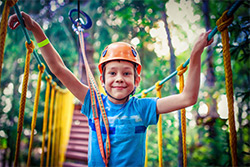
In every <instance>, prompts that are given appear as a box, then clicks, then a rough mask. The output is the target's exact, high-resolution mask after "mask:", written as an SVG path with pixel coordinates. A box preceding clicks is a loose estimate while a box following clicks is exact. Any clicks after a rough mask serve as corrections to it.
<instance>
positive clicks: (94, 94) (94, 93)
mask: <svg viewBox="0 0 250 167" xmlns="http://www.w3.org/2000/svg"><path fill="white" fill-rule="evenodd" d="M75 11H78V10H77V9H73V10H71V11H70V12H69V17H70V20H71V21H72V22H73V27H75V28H73V29H74V31H75V32H76V34H78V37H79V41H80V48H81V52H82V56H83V59H84V64H85V68H86V74H87V79H88V85H89V90H90V98H91V105H92V111H93V117H94V121H95V128H96V133H97V139H98V144H99V148H100V152H101V156H102V159H103V162H104V163H105V166H108V161H109V157H110V150H111V148H110V137H109V123H108V118H107V115H106V111H105V108H104V105H103V101H102V99H101V95H100V91H99V89H98V86H97V84H96V81H95V79H94V76H93V74H92V72H91V70H90V67H89V64H88V61H87V57H86V55H85V49H84V48H85V45H84V35H83V31H84V29H88V28H90V27H91V25H92V22H91V20H90V18H89V17H88V15H87V14H86V13H84V12H83V11H81V12H80V13H81V14H82V15H84V16H85V17H86V19H87V23H86V24H84V23H83V22H82V21H81V19H78V20H76V21H74V20H73V19H72V13H73V12H75ZM77 21H78V22H77ZM76 26H77V27H76ZM96 98H97V101H98V104H99V109H100V112H101V115H102V119H103V122H104V125H105V129H106V133H107V139H106V149H105V150H104V145H103V140H102V133H101V128H100V119H99V113H98V109H97V102H96ZM105 152H106V154H105Z"/></svg>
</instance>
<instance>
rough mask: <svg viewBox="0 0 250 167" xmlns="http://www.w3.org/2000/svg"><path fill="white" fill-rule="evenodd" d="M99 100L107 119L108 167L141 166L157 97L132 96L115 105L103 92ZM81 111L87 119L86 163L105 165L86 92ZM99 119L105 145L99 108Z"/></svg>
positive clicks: (154, 122)
mask: <svg viewBox="0 0 250 167" xmlns="http://www.w3.org/2000/svg"><path fill="white" fill-rule="evenodd" d="M102 99H103V103H104V107H105V110H106V114H107V117H108V120H109V136H110V143H111V155H110V160H109V163H108V166H110V167H112V166H114V167H119V166H121V167H122V166H123V167H124V166H126V167H128V166H132V167H136V166H141V167H142V166H144V161H145V139H146V129H147V127H148V126H149V125H151V124H157V121H158V115H157V113H156V101H157V98H143V99H138V98H136V97H132V98H130V99H129V101H128V102H126V103H125V104H114V103H112V102H111V101H109V100H108V97H107V96H105V95H102ZM81 112H82V113H83V114H84V115H86V116H87V117H88V121H89V129H90V131H89V145H88V166H98V167H99V166H105V164H104V162H103V160H102V156H101V153H100V149H99V145H98V140H97V135H96V130H95V123H94V119H93V113H92V109H91V99H90V93H89V91H88V93H87V95H86V97H85V100H84V104H83V106H82V110H81ZM99 119H100V127H101V133H102V139H103V143H104V148H105V147H106V143H105V141H106V129H105V126H104V122H103V120H102V116H101V114H100V111H99Z"/></svg>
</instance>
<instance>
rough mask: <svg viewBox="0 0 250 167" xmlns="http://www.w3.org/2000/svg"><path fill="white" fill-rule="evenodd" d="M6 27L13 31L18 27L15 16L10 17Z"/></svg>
mask: <svg viewBox="0 0 250 167" xmlns="http://www.w3.org/2000/svg"><path fill="white" fill-rule="evenodd" d="M8 25H9V27H10V28H11V29H15V28H16V27H17V26H18V25H19V20H18V18H17V16H16V15H12V16H10V18H9V21H8Z"/></svg>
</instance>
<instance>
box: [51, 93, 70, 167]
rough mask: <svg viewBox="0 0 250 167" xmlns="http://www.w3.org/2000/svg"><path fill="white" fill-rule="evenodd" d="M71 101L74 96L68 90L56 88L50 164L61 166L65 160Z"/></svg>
mask: <svg viewBox="0 0 250 167" xmlns="http://www.w3.org/2000/svg"><path fill="white" fill-rule="evenodd" d="M73 101H74V96H73V95H72V94H71V93H70V92H69V91H68V90H63V89H60V88H59V89H57V92H56V98H55V108H54V121H53V141H52V152H51V155H52V157H51V164H50V166H62V165H63V162H64V161H65V153H66V150H67V145H68V140H69V136H70V129H71V124H72V117H73V111H74V104H73Z"/></svg>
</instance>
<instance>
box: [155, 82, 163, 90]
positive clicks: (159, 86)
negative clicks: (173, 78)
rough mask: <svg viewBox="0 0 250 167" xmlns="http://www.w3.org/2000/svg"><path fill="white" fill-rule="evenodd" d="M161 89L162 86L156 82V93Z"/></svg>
mask: <svg viewBox="0 0 250 167" xmlns="http://www.w3.org/2000/svg"><path fill="white" fill-rule="evenodd" d="M161 88H162V85H160V81H158V82H156V84H155V89H156V91H160V90H161Z"/></svg>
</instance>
